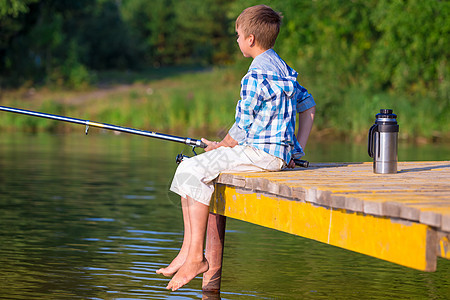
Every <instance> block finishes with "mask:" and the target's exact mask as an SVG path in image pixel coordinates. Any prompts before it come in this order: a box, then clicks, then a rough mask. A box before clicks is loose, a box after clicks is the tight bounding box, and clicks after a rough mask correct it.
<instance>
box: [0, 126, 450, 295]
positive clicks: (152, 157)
mask: <svg viewBox="0 0 450 300" xmlns="http://www.w3.org/2000/svg"><path fill="white" fill-rule="evenodd" d="M308 148H309V154H308V156H307V157H306V158H307V159H309V160H310V161H312V162H319V161H320V162H327V161H329V162H331V161H369V157H368V156H367V150H366V146H365V145H350V144H344V143H331V144H330V143H328V144H324V143H315V144H313V143H311V144H310V145H309V146H308ZM183 149H184V153H185V154H189V153H190V149H189V148H188V147H185V146H183V145H180V144H176V143H171V142H165V141H159V140H152V139H148V138H144V137H136V136H129V135H125V134H122V135H118V136H116V135H114V134H112V133H109V134H102V133H100V132H99V131H96V130H92V133H90V135H89V136H87V137H85V136H84V135H83V134H82V133H80V134H68V135H48V134H39V135H23V134H1V135H0V266H1V267H0V298H1V299H199V298H202V297H204V298H208V295H202V291H201V278H200V277H198V278H196V279H194V280H193V281H192V282H191V283H189V284H188V285H187V286H185V287H184V288H182V289H180V290H178V291H176V292H169V291H167V290H166V289H165V286H166V285H167V283H168V281H169V279H167V278H165V277H163V276H160V275H156V274H155V271H156V270H157V269H159V268H160V267H163V266H166V265H167V264H168V263H170V261H171V259H172V258H173V257H174V256H175V255H176V254H177V251H178V248H179V247H180V245H181V242H182V237H183V232H182V230H183V229H182V217H181V209H180V205H179V197H178V196H176V195H175V194H172V193H170V192H168V186H169V184H170V181H171V179H172V176H173V173H174V170H175V168H176V164H175V156H176V154H177V153H178V152H179V151H181V150H183ZM200 151H201V150H200ZM399 157H400V160H444V159H446V160H448V159H450V147H449V145H424V146H420V147H419V146H404V145H400V149H399ZM220 296H221V298H222V299H330V298H331V299H368V298H370V299H393V298H400V299H448V298H449V297H450V261H449V260H445V259H441V258H439V259H438V267H437V271H436V272H434V273H426V272H421V271H417V270H412V269H408V268H405V267H402V266H398V265H395V264H392V263H388V262H384V261H381V260H378V259H375V258H372V257H368V256H364V255H361V254H358V253H354V252H350V251H347V250H343V249H340V248H337V247H333V246H329V245H326V244H322V243H319V242H315V241H312V240H308V239H304V238H301V237H296V236H292V235H289V234H285V233H282V232H278V231H275V230H271V229H267V228H264V227H260V226H257V225H253V224H248V223H245V222H242V221H238V220H233V219H228V221H227V234H226V238H225V253H224V263H223V279H222V291H221V295H220ZM209 299H212V298H211V297H210V298H209Z"/></svg>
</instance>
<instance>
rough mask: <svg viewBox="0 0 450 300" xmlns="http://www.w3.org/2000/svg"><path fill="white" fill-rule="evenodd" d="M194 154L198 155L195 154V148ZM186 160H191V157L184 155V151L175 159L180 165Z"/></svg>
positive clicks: (193, 148) (193, 149)
mask: <svg viewBox="0 0 450 300" xmlns="http://www.w3.org/2000/svg"><path fill="white" fill-rule="evenodd" d="M192 152H194V155H197V153H196V152H195V146H193V147H192ZM185 158H190V156H187V155H184V154H183V151H181V153H180V154H178V155H177V157H176V158H175V162H176V163H177V165H179V164H180V163H181V162H182V161H183V160H184V159H185Z"/></svg>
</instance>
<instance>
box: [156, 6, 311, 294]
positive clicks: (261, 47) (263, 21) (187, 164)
mask: <svg viewBox="0 0 450 300" xmlns="http://www.w3.org/2000/svg"><path fill="white" fill-rule="evenodd" d="M280 25H281V15H280V14H279V13H277V12H275V11H273V10H272V9H271V8H270V7H268V6H265V5H257V6H253V7H249V8H247V9H245V10H244V11H243V12H242V13H241V14H240V15H239V17H238V18H237V20H236V31H237V42H238V44H239V48H240V50H241V52H242V54H243V55H244V56H245V57H252V58H253V59H254V60H253V62H252V64H251V65H250V68H249V71H248V73H247V74H246V75H245V76H244V77H243V79H242V82H241V100H239V102H238V104H237V107H236V122H235V123H234V125H233V126H232V128H231V129H230V130H229V132H228V134H227V135H226V137H225V138H224V139H223V140H222V141H221V142H212V141H208V140H206V139H202V141H203V142H204V143H206V144H207V145H208V147H207V148H205V151H206V152H205V153H203V154H200V155H197V156H194V157H192V158H189V159H186V160H184V161H183V162H182V163H181V164H180V165H179V166H178V169H177V171H176V173H175V176H174V179H173V182H172V185H171V188H170V190H171V191H173V192H175V193H177V194H179V195H180V196H181V205H182V211H183V221H184V239H183V244H182V246H181V249H180V252H179V253H178V255H177V257H175V259H174V260H173V261H172V262H171V263H170V265H169V266H168V267H166V268H161V269H159V270H158V271H156V273H158V274H163V275H165V276H171V275H174V274H175V275H174V277H173V278H172V280H171V281H170V282H169V284H168V285H167V287H166V288H167V289H171V290H172V291H175V290H177V289H179V288H180V287H182V286H183V285H185V284H187V283H188V282H189V281H191V280H192V279H193V278H194V277H196V276H197V275H199V274H201V273H204V272H206V271H207V270H208V267H209V266H208V262H207V261H206V259H205V257H204V254H203V252H204V239H205V233H206V226H207V221H208V215H209V201H210V199H211V195H212V193H213V191H214V183H213V182H212V181H213V180H214V179H215V178H216V177H217V176H218V175H219V174H220V173H221V172H223V171H235V172H251V171H279V170H281V169H282V168H283V167H285V166H287V167H290V168H293V167H294V166H295V164H294V162H293V158H294V157H295V158H300V157H301V156H302V155H303V154H304V153H303V148H304V147H305V146H306V142H307V140H308V137H309V133H310V131H311V127H312V123H313V120H314V114H315V103H314V100H313V98H312V96H311V95H310V94H309V93H308V92H307V91H306V89H304V88H303V87H301V86H300V85H299V84H298V82H297V80H296V78H297V73H296V72H295V71H294V70H293V69H291V68H290V67H289V66H288V65H287V64H286V63H285V62H284V61H283V60H282V59H281V58H280V57H279V56H278V54H276V52H275V51H274V50H273V49H272V47H273V46H274V44H275V40H276V38H277V36H278V33H279V29H280ZM297 111H298V112H299V114H300V116H299V120H300V123H299V129H298V135H297V138H295V136H294V133H295V117H296V112H297Z"/></svg>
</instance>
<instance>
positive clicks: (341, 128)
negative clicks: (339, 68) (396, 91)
mask: <svg viewBox="0 0 450 300" xmlns="http://www.w3.org/2000/svg"><path fill="white" fill-rule="evenodd" d="M244 72H245V69H243V68H242V67H240V68H236V67H235V68H233V67H229V68H215V69H208V70H192V69H190V70H189V69H180V70H179V72H176V70H175V69H168V70H155V71H153V72H146V73H117V72H116V73H112V72H110V73H103V74H98V78H99V82H100V84H99V85H98V87H97V88H91V89H90V90H87V91H65V90H50V89H48V88H45V87H43V88H40V89H39V90H37V91H35V90H33V89H32V88H22V89H18V90H14V91H5V92H4V93H3V96H2V98H1V99H0V105H4V106H12V107H17V108H23V109H29V110H37V111H42V112H46V113H52V114H61V115H67V116H71V117H76V118H81V119H89V120H92V121H98V122H103V123H110V124H115V125H120V126H127V127H135V128H140V129H146V130H152V131H160V132H164V133H172V134H176V135H185V136H192V135H195V136H197V135H207V136H210V137H223V136H224V134H225V133H226V131H227V130H228V129H229V127H230V126H231V125H232V124H233V122H234V113H235V106H236V101H237V100H238V99H239V85H240V79H241V76H242V75H243V73H244ZM307 87H308V89H309V91H310V92H311V93H312V94H313V96H314V98H315V100H316V102H317V115H316V121H315V127H314V134H315V137H316V138H318V137H320V136H325V137H326V138H330V137H339V138H348V139H356V140H361V141H362V140H364V139H365V138H366V134H367V131H368V129H369V128H370V126H371V125H372V124H373V122H374V121H375V114H376V113H377V112H379V109H380V108H392V109H394V113H396V114H398V122H399V125H400V137H401V138H402V139H405V140H422V141H428V142H430V141H441V140H445V141H448V140H450V134H449V132H450V125H449V124H450V123H449V122H448V121H447V116H448V115H450V108H449V103H448V100H447V102H445V101H442V103H441V105H440V106H439V105H430V103H431V100H429V99H424V98H419V97H414V96H408V95H391V94H389V93H377V94H370V93H367V92H364V91H363V90H361V89H358V88H354V89H349V90H347V91H345V92H341V93H338V92H336V93H334V92H333V91H330V90H329V89H326V88H324V87H321V85H320V86H314V82H309V83H308V86H307ZM434 102H435V101H434ZM0 129H1V130H9V131H13V130H21V131H28V132H38V131H51V132H55V131H70V130H80V129H79V128H77V126H76V125H68V124H67V123H64V122H57V121H51V120H45V119H41V118H35V117H27V116H18V115H16V114H10V113H1V118H0Z"/></svg>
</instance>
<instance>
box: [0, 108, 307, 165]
mask: <svg viewBox="0 0 450 300" xmlns="http://www.w3.org/2000/svg"><path fill="white" fill-rule="evenodd" d="M0 111H6V112H11V113H16V114H22V115H27V116H33V117H39V118H44V119H51V120H57V121H63V122H68V123H75V124H80V125H85V126H86V129H85V134H86V135H87V134H88V131H89V127H90V126H92V127H98V128H102V129H108V130H113V131H119V132H126V133H130V134H136V135H141V136H146V137H152V138H157V139H161V140H166V141H172V142H177V143H182V144H186V145H189V146H192V151H193V152H194V154H195V155H197V153H195V147H199V148H206V147H207V146H208V145H206V144H205V143H204V142H202V141H201V140H196V139H191V138H186V137H180V136H175V135H169V134H163V133H158V132H153V131H147V130H142V129H135V128H129V127H122V126H117V125H112V124H107V123H99V122H92V121H89V120H82V119H76V118H71V117H65V116H60V115H53V114H47V113H42V112H37V111H32V110H25V109H19V108H13V107H7V106H0ZM186 157H188V156H186V155H183V154H178V155H177V158H176V162H177V163H180V162H181V161H182V160H183V159H184V158H186ZM294 161H295V163H296V164H297V165H299V166H301V167H304V168H307V167H308V166H309V162H308V161H306V160H294Z"/></svg>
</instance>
